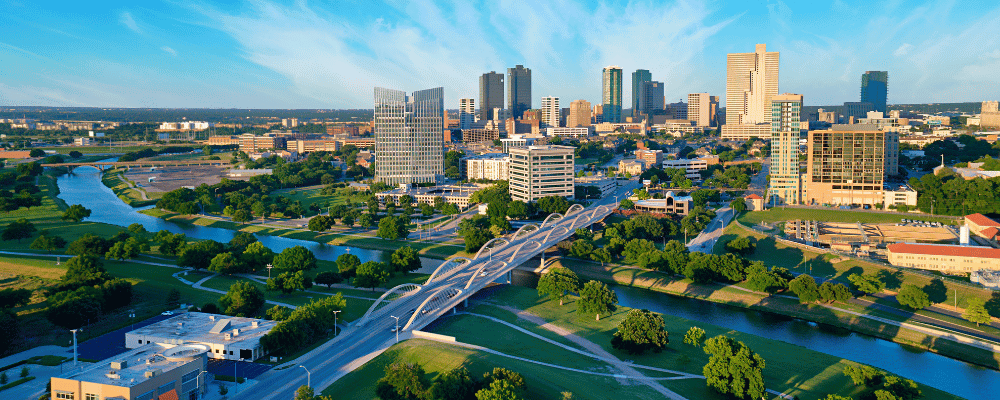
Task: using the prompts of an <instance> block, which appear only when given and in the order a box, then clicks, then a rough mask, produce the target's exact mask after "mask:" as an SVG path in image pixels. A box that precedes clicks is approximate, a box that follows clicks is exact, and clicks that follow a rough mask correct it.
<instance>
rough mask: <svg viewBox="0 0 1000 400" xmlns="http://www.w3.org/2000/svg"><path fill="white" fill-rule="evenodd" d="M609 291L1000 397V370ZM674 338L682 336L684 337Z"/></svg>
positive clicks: (748, 314) (772, 317)
mask: <svg viewBox="0 0 1000 400" xmlns="http://www.w3.org/2000/svg"><path fill="white" fill-rule="evenodd" d="M614 290H615V293H616V294H617V295H618V301H619V304H620V305H622V306H625V307H630V308H640V309H647V310H650V311H655V312H658V313H661V314H665V315H672V316H676V317H681V318H685V319H689V320H692V321H698V322H704V323H707V324H712V325H716V326H721V327H724V328H727V329H732V330H736V331H740V332H744V333H749V334H752V335H757V336H761V337H766V338H769V339H775V340H780V341H783V342H786V343H791V344H794V345H798V346H802V347H805V348H808V349H810V350H815V351H819V352H822V353H826V354H830V355H833V356H837V357H841V358H845V359H848V360H851V361H856V362H859V363H862V364H868V365H871V366H873V367H876V368H881V369H884V370H886V371H889V372H891V373H893V374H896V375H899V376H902V377H904V378H907V379H912V380H914V381H916V382H918V383H920V384H923V385H928V386H933V387H935V388H937V389H940V390H944V391H946V392H948V393H952V394H955V395H959V396H962V397H964V398H966V399H969V400H973V399H975V400H979V399H992V398H997V396H998V393H1000V371H996V370H992V369H989V368H983V367H980V366H978V365H974V364H969V363H966V362H962V361H958V360H955V359H952V358H948V357H945V356H942V355H940V354H936V353H932V352H929V351H922V350H917V349H914V348H912V347H906V346H902V345H900V344H898V343H895V342H892V341H888V340H883V339H878V338H875V337H872V336H868V335H863V334H859V333H855V332H851V331H848V330H846V329H842V328H837V327H832V326H827V325H822V324H817V323H814V322H809V321H803V320H800V319H796V318H791V317H787V316H784V315H778V314H772V313H765V312H759V311H755V310H750V309H746V308H741V307H733V306H727V305H722V304H716V303H712V302H708V301H703V300H697V299H689V298H686V297H678V296H671V295H667V294H663V293H657V292H652V291H649V290H645V289H639V288H633V287H629V286H614ZM678 334H680V335H683V332H680V333H678Z"/></svg>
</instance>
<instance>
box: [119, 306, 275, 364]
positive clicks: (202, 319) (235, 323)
mask: <svg viewBox="0 0 1000 400" xmlns="http://www.w3.org/2000/svg"><path fill="white" fill-rule="evenodd" d="M275 325H277V322H276V321H270V320H266V319H256V318H243V317H230V316H227V315H216V314H206V313H200V312H188V313H184V314H181V315H178V316H175V317H172V318H168V319H165V320H163V321H160V322H157V323H154V324H152V325H146V326H144V327H142V328H138V329H136V330H133V331H131V332H128V333H126V334H125V348H128V349H134V348H137V347H142V346H145V345H148V344H150V343H161V344H176V342H177V341H178V340H181V341H183V342H184V343H185V344H198V345H203V346H205V348H206V349H207V352H208V357H209V358H217V359H222V360H248V361H253V360H256V359H258V358H260V357H263V356H264V350H263V349H262V348H261V345H260V338H261V337H263V336H264V335H266V334H267V333H268V332H270V331H271V329H272V328H274V326H275Z"/></svg>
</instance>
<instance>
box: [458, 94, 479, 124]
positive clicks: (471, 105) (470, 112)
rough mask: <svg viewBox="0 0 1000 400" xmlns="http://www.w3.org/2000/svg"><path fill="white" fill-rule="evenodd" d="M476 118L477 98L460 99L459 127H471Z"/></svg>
mask: <svg viewBox="0 0 1000 400" xmlns="http://www.w3.org/2000/svg"><path fill="white" fill-rule="evenodd" d="M476 120H477V118H476V99H459V100H458V129H471V128H472V124H473V123H475V122H476Z"/></svg>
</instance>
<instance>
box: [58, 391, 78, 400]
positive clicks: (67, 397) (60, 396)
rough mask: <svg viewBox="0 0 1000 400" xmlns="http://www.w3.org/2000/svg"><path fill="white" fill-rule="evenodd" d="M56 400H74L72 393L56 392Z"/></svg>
mask: <svg viewBox="0 0 1000 400" xmlns="http://www.w3.org/2000/svg"><path fill="white" fill-rule="evenodd" d="M56 398H57V399H65V400H73V399H74V397H73V393H72V392H56Z"/></svg>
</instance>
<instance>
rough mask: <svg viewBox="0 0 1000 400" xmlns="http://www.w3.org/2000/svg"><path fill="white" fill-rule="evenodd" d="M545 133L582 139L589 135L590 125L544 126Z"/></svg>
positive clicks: (551, 135) (552, 135)
mask: <svg viewBox="0 0 1000 400" xmlns="http://www.w3.org/2000/svg"><path fill="white" fill-rule="evenodd" d="M545 134H546V135H547V136H549V137H555V136H559V137H566V138H573V139H584V138H586V137H588V136H590V127H586V126H583V127H576V128H546V129H545Z"/></svg>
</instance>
